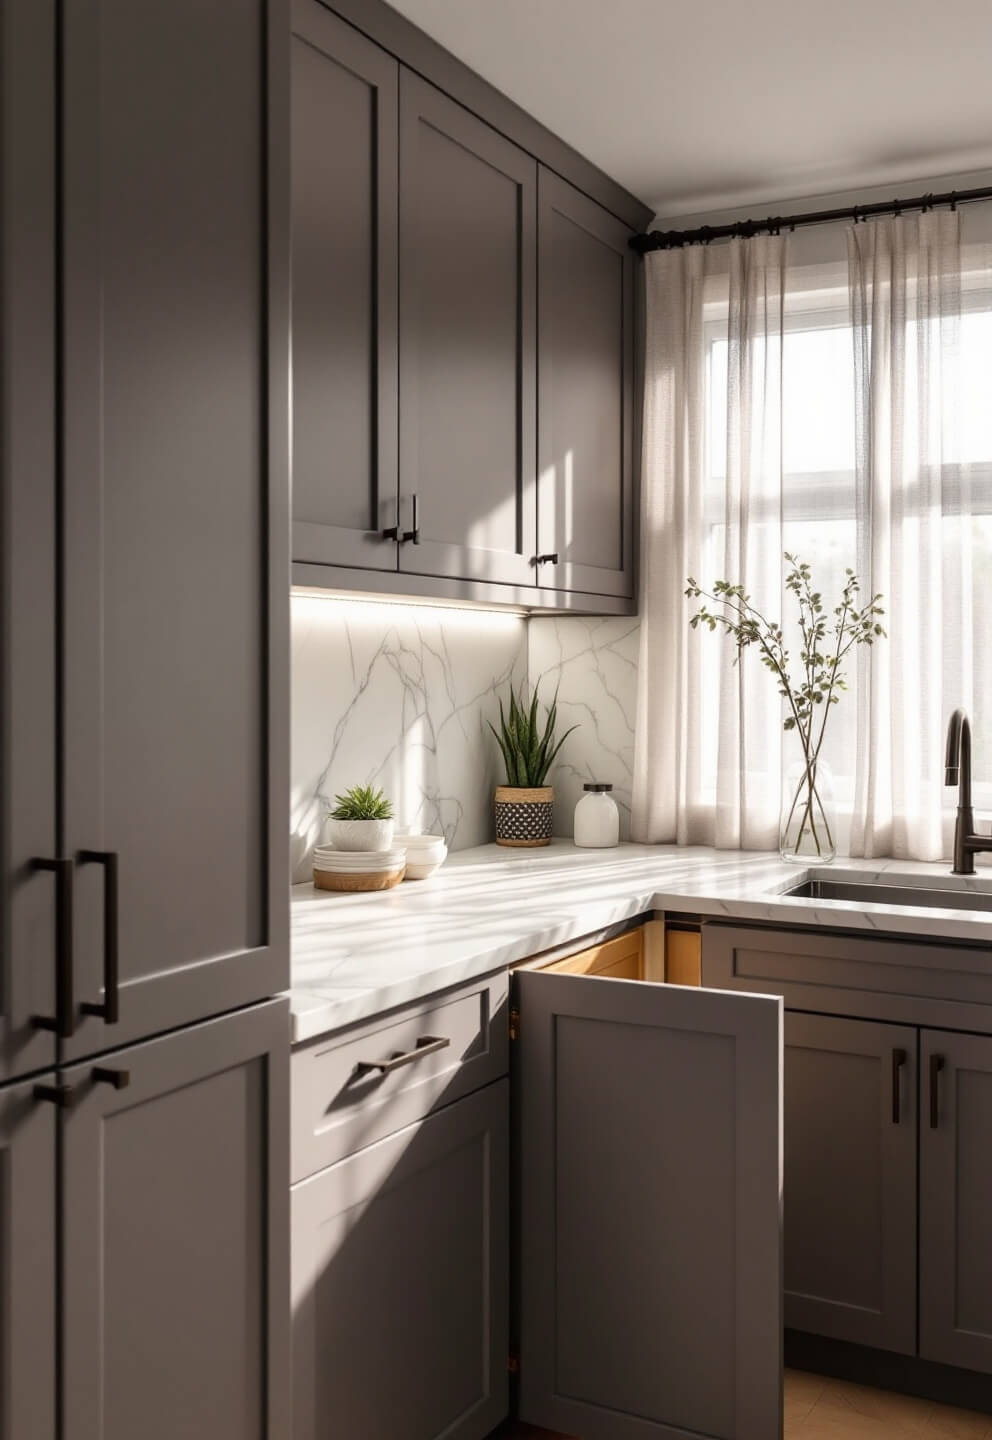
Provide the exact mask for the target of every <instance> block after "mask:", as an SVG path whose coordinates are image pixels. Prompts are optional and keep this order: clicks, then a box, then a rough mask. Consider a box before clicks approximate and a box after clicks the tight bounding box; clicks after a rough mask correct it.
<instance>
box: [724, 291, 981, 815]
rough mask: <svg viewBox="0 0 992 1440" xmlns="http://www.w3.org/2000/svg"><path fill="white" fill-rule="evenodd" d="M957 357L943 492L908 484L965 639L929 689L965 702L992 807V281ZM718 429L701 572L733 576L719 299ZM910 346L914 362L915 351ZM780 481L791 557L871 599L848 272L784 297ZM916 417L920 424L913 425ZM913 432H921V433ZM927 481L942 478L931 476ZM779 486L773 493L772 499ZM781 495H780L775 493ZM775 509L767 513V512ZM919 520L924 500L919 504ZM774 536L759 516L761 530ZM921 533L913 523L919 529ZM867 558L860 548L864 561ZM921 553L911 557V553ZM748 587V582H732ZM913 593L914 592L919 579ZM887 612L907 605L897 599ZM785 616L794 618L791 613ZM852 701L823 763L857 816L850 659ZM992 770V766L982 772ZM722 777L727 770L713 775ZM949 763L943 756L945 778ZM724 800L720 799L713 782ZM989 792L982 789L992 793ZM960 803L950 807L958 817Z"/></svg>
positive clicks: (834, 721)
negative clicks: (932, 534)
mask: <svg viewBox="0 0 992 1440" xmlns="http://www.w3.org/2000/svg"><path fill="white" fill-rule="evenodd" d="M962 291H963V293H962V312H963V313H962V318H961V327H960V337H959V339H960V344H959V358H958V362H957V364H956V370H955V373H956V374H958V375H959V380H958V383H957V384H955V385H954V387H953V392H954V393H953V396H952V399H953V400H954V401H956V403H955V404H952V405H950V406H949V407H948V408H949V410H950V414H949V416H948V415H945V417H944V418H943V420H942V422H941V423H942V425H943V437H942V444H941V446H940V447H939V448H940V450H941V453H940V455H939V458H938V460H936V461H933V462H931V463H932V464H936V465H937V468H938V471H939V483H938V484H937V486H936V487H934V486H933V485H931V484H920V485H919V486H918V487H916V488H915V491H914V487H913V486H912V483H911V482H909V488H908V490H907V495H908V496H910V497H912V495H913V494H914V493H915V494H916V495H917V496H918V499H919V523H920V524H921V526H922V524H923V523H924V522H925V523H927V524H928V525H929V524H932V523H933V521H934V519H935V518H937V517H936V516H935V514H934V495H935V494H936V495H937V496H938V497H939V500H938V502H937V508H938V511H939V518H938V523H939V524H940V526H941V532H942V548H943V556H942V559H943V586H944V610H943V613H944V617H945V625H946V626H948V627H954V628H955V631H956V633H957V631H959V632H960V645H954V646H949V647H948V654H947V658H946V660H945V665H944V673H943V674H941V675H938V676H929V677H926V678H927V680H928V681H929V683H937V684H940V685H941V687H942V695H943V699H944V707H945V711H946V712H947V713H949V711H950V710H951V709H952V708H953V706H954V705H955V704H958V703H964V704H965V705H966V706H967V707H968V708H969V709H970V711H971V714H972V720H973V725H974V729H975V736H976V745H977V747H978V753H977V755H976V774H977V777H978V780H977V781H976V786H975V796H976V802H977V803H979V804H980V805H982V806H983V808H992V645H989V644H988V643H987V641H988V639H989V637H990V634H992V632H990V630H989V626H988V623H987V620H986V615H987V613H988V606H989V602H990V599H992V271H990V270H988V269H982V268H978V267H976V268H974V269H972V270H970V271H969V272H968V273H967V274H966V275H965V278H964V283H963V287H962ZM705 333H706V364H707V397H706V405H707V416H706V427H705V444H706V448H707V455H706V459H705V467H704V468H705V475H706V493H705V496H704V499H703V506H702V514H703V524H704V537H703V540H704V543H703V555H704V559H703V563H702V566H701V568H702V573H703V574H704V575H705V576H706V577H708V578H715V577H718V576H720V577H724V576H725V571H726V568H727V567H726V564H725V559H724V545H725V536H726V528H725V514H724V506H725V496H726V481H727V466H726V452H727V369H728V340H727V304H726V299H725V298H723V299H720V298H717V299H714V300H713V301H712V302H710V303H709V304H708V305H707V309H706V320H705ZM917 338H918V337H914V336H913V334H912V333H910V334H908V335H907V345H908V346H909V348H910V349H912V347H913V345H914V343H915V341H916V339H917ZM782 364H783V377H782V435H781V444H782V466H781V468H782V481H781V499H780V501H778V500H776V502H775V513H774V514H769V515H768V517H767V522H766V523H767V524H769V525H770V526H771V525H773V526H775V527H776V533H777V527H778V526H779V525H781V535H782V546H781V548H782V549H783V550H787V551H790V552H791V553H794V554H798V555H800V556H801V557H802V558H803V559H804V560H807V561H809V563H810V564H811V565H812V566H813V570H814V574H815V577H816V581H817V585H818V588H820V589H821V590H822V591H823V592H824V594H825V595H826V596H827V597H830V596H832V595H834V594H836V593H838V592H839V591H840V589H841V587H842V585H843V582H844V571H845V568H846V567H847V566H848V565H850V566H853V567H854V568H856V569H857V570H858V572H859V575H860V576H861V578H862V581H863V583H864V584H865V587H866V589H867V583H868V575H867V554H868V551H867V549H866V546H867V526H868V525H869V524H870V520H869V516H868V515H867V513H866V512H867V507H866V505H865V502H864V499H863V497H859V493H858V481H857V462H856V417H855V376H854V336H853V333H852V323H851V316H850V308H849V300H848V288H847V275H846V267H843V270H842V269H841V267H838V266H837V265H830V266H826V265H825V266H822V267H820V268H819V269H818V270H817V271H810V270H809V269H807V270H805V271H798V272H796V276H795V283H794V284H793V287H792V288H791V289H790V291H789V294H788V295H787V298H786V315H785V334H784V340H783V347H782ZM911 418H912V417H911ZM909 428H911V429H912V428H915V426H912V425H911V426H910V427H909ZM921 463H922V464H923V465H926V464H927V461H926V457H924V458H923V461H922V462H920V460H919V458H918V457H915V456H913V455H907V456H906V457H905V460H904V465H903V474H904V475H907V476H908V475H911V473H912V471H913V469H914V468H915V470H916V471H917V472H920V466H921ZM927 473H928V478H930V479H932V478H933V477H932V475H929V472H927ZM771 488H772V487H769V491H770V490H771ZM775 491H776V495H777V493H778V487H777V486H776V487H775ZM766 503H769V502H766ZM910 508H912V500H911V498H910ZM761 523H763V521H762V517H761V516H760V514H759V515H752V516H751V517H750V524H752V525H755V524H759V525H760V524H761ZM910 523H911V521H910ZM859 547H860V548H859ZM909 549H910V551H911V550H912V546H911V545H910V547H909ZM725 578H727V579H732V580H733V579H737V578H738V577H737V576H736V575H726V576H725ZM904 583H905V584H906V585H909V584H912V583H913V577H912V574H911V573H907V574H906V576H905V580H904ZM885 603H886V608H887V609H891V608H892V607H893V606H898V605H899V604H900V595H899V594H898V593H896V594H887V595H886V598H885ZM782 609H783V611H784V612H785V613H786V614H788V607H787V606H786V605H785V603H784V601H783V606H782ZM850 658H851V662H852V663H851V664H849V666H848V681H849V684H850V685H851V692H850V693H849V694H848V695H847V696H845V697H844V698H843V699H842V703H841V704H840V705H839V706H838V707H837V708H836V710H835V711H834V713H833V715H832V717H831V721H830V727H829V732H828V741H827V747H826V749H825V752H824V753H825V756H826V758H827V760H828V763H829V764H830V767H831V770H832V772H833V776H834V790H835V800H836V804H837V808H838V811H839V813H840V814H841V816H843V815H844V814H845V812H846V813H847V814H850V810H851V807H852V804H853V799H854V783H855V758H856V753H857V704H856V703H855V702H856V683H857V675H856V671H857V659H856V656H855V655H852V656H851V657H850ZM705 663H706V664H707V665H708V666H717V665H720V664H726V654H725V652H724V653H723V654H719V653H718V647H708V653H707V658H706V662H705ZM717 723H718V721H717V717H716V715H715V714H713V713H708V714H706V715H705V716H704V726H705V727H709V732H708V733H704V735H703V736H702V746H701V751H702V753H703V754H704V755H709V756H715V755H716V751H717V746H716V738H717V737H716V733H715V730H716V725H717ZM983 757H984V763H983ZM712 763H713V764H714V766H715V761H714V762H712ZM941 764H942V757H936V756H935V757H934V766H935V768H936V767H938V766H940V765H941ZM985 777H989V778H988V779H987V780H986V779H985ZM711 779H712V787H710V786H709V785H707V787H706V788H707V790H710V788H712V791H713V792H715V789H716V775H715V769H714V772H713V775H712V777H711ZM982 782H983V783H982ZM954 804H955V794H954V792H953V791H948V792H947V793H946V796H945V806H946V807H953V805H954Z"/></svg>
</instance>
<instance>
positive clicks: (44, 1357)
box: [0, 1075, 56, 1440]
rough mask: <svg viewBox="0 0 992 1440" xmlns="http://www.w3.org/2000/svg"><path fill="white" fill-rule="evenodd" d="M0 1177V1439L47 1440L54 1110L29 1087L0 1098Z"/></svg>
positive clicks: (50, 1430)
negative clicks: (0, 1297) (0, 1304)
mask: <svg viewBox="0 0 992 1440" xmlns="http://www.w3.org/2000/svg"><path fill="white" fill-rule="evenodd" d="M41 1080H42V1082H43V1083H45V1084H49V1085H50V1084H51V1083H52V1081H53V1077H52V1076H51V1075H45V1076H42V1077H41ZM0 1174H2V1176H3V1184H2V1185H0V1275H2V1276H3V1285H4V1304H3V1308H2V1311H0V1397H2V1398H0V1440H52V1437H53V1436H54V1435H55V1356H56V1335H55V1324H56V1322H55V1285H56V1280H55V1195H56V1182H55V1108H54V1106H52V1105H49V1104H46V1103H45V1102H44V1101H43V1100H38V1099H36V1098H35V1094H34V1085H32V1084H24V1085H13V1086H10V1087H9V1088H8V1089H6V1090H3V1091H2V1092H0Z"/></svg>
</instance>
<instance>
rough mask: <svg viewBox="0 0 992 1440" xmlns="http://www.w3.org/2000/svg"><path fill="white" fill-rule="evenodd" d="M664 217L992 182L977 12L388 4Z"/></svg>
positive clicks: (989, 37) (480, 1) (580, 1)
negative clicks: (878, 190)
mask: <svg viewBox="0 0 992 1440" xmlns="http://www.w3.org/2000/svg"><path fill="white" fill-rule="evenodd" d="M391 3H392V4H393V6H394V8H395V9H397V10H399V11H401V12H402V13H403V14H404V15H406V16H407V17H408V18H409V19H410V20H412V21H413V22H414V23H415V24H416V25H419V26H420V27H421V29H423V30H426V31H427V33H428V34H429V35H431V36H433V37H434V39H435V40H437V41H439V42H440V43H441V44H442V45H444V46H446V47H447V48H448V49H449V50H451V51H453V52H454V53H455V54H456V55H457V56H458V57H459V58H460V59H461V60H463V61H465V63H466V64H467V65H469V66H471V68H472V69H473V70H476V71H478V72H479V74H481V75H483V76H484V77H485V78H486V79H487V80H489V81H490V82H491V83H492V84H493V85H495V86H496V87H497V88H498V89H499V90H502V91H503V92H504V93H505V94H506V95H509V96H510V98H511V99H512V100H515V101H516V102H517V104H518V105H521V106H522V107H523V108H524V109H525V110H528V111H529V112H530V113H531V114H532V115H534V116H535V117H536V118H537V119H538V120H540V121H542V122H543V123H544V124H545V125H546V126H547V127H548V128H549V129H550V130H553V131H554V132H555V133H556V134H557V135H559V136H560V137H561V138H562V139H563V140H567V141H568V142H569V144H571V145H573V146H574V147H575V149H576V150H579V151H581V153H582V154H583V155H585V156H587V157H588V158H589V159H590V160H592V161H594V162H595V163H596V164H597V165H599V166H600V168H601V169H603V170H605V171H606V172H607V173H608V174H609V175H612V176H613V177H614V178H615V179H616V180H619V181H620V183H621V184H623V185H625V186H626V187H627V188H628V189H629V190H631V191H633V193H634V194H635V195H637V196H639V197H640V198H641V199H642V200H644V201H645V202H646V203H647V204H648V205H650V206H651V207H652V208H653V209H654V210H655V211H656V212H657V211H660V212H661V213H662V214H664V215H678V214H684V213H689V212H693V213H699V212H703V211H707V210H718V209H724V208H728V207H731V206H741V205H748V204H751V203H752V202H753V203H759V202H761V201H764V200H779V199H785V198H796V199H798V198H799V197H801V196H804V195H817V194H825V193H828V192H830V191H838V190H844V189H850V188H851V187H852V186H856V185H865V186H870V185H877V184H888V183H890V182H898V181H900V180H905V179H911V178H913V177H916V176H920V175H950V174H954V173H956V172H961V171H967V170H978V169H984V168H986V167H988V166H992V3H990V0H940V3H939V4H938V3H934V0H830V3H817V4H813V3H810V0H682V3H673V0H391Z"/></svg>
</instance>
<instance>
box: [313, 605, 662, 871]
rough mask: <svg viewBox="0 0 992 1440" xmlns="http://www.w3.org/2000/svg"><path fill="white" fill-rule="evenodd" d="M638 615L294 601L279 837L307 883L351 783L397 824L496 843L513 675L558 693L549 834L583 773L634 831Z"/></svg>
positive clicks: (567, 810)
mask: <svg viewBox="0 0 992 1440" xmlns="http://www.w3.org/2000/svg"><path fill="white" fill-rule="evenodd" d="M637 647H638V631H637V621H636V619H630V618H627V619H612V618H611V619H591V618H590V619H587V618H581V617H573V616H566V617H544V616H538V617H532V618H530V619H528V618H527V617H524V616H522V615H519V614H514V613H512V612H497V611H483V610H467V609H445V608H443V607H440V606H424V605H411V604H397V603H391V602H379V601H366V600H342V599H337V598H332V597H326V598H325V597H315V596H310V595H294V596H293V598H292V761H291V764H292V772H291V782H292V790H291V843H292V866H293V878H294V879H295V880H308V879H309V878H310V856H311V852H312V849H313V846H314V844H315V843H318V841H319V840H321V839H322V838H323V817H324V812H325V811H326V810H327V809H328V808H329V806H330V805H332V804H333V800H334V796H335V794H336V793H337V792H338V791H341V790H344V789H346V788H347V787H348V786H350V785H356V784H369V783H371V784H375V785H380V786H382V788H383V789H384V790H385V791H386V792H387V794H388V795H389V796H390V797H391V798H392V800H393V802H394V805H395V808H396V813H397V819H398V820H399V821H400V822H401V823H403V824H407V825H410V826H413V827H415V828H417V829H422V830H429V831H434V832H440V831H443V832H444V834H445V836H446V837H447V840H448V844H449V846H451V848H452V849H455V850H463V849H467V848H469V847H471V846H473V845H482V844H485V843H486V842H488V841H489V840H491V839H492V791H493V787H494V786H495V785H496V784H499V783H500V782H501V781H502V779H503V773H502V761H501V759H500V756H499V750H498V748H497V745H496V741H495V740H494V739H493V736H492V735H491V734H490V732H489V729H488V726H487V723H486V722H487V721H488V720H492V721H493V722H494V723H496V721H497V717H498V713H499V700H500V698H502V699H503V701H504V703H505V701H506V698H507V696H508V694H509V687H510V684H511V683H512V684H513V685H515V686H518V687H519V686H520V685H522V684H523V683H524V682H525V681H529V683H530V684H533V683H534V682H535V681H536V680H539V679H540V680H541V697H542V699H543V700H544V701H545V702H550V700H551V698H552V696H553V694H554V690H555V687H556V686H558V687H559V694H558V705H559V716H560V721H559V724H560V727H561V728H562V729H564V728H566V727H567V726H569V725H574V724H578V726H579V729H578V730H577V731H575V733H574V734H572V735H571V736H569V738H568V740H567V741H566V742H565V745H564V747H563V749H562V751H561V754H560V756H559V759H558V761H557V762H556V764H555V766H554V769H553V772H552V775H551V783H552V784H553V785H554V786H555V802H556V803H555V833H556V834H559V835H571V833H572V812H573V810H574V808H575V804H576V801H577V800H578V799H579V798H580V796H581V795H582V785H583V783H584V781H586V780H607V781H612V783H613V785H614V787H615V789H614V796H615V798H616V800H617V803H618V805H619V807H620V816H621V834H622V835H623V836H624V837H625V838H626V836H627V835H628V834H629V828H630V787H631V777H632V773H633V763H634V712H635V705H636V696H637Z"/></svg>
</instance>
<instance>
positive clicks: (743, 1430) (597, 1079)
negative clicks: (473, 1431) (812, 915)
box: [515, 971, 782, 1440]
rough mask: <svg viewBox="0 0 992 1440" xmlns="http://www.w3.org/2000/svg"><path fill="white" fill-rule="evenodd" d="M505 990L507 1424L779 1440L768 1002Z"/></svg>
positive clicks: (776, 1183)
mask: <svg viewBox="0 0 992 1440" xmlns="http://www.w3.org/2000/svg"><path fill="white" fill-rule="evenodd" d="M515 984H516V985H517V986H518V987H519V988H518V991H517V999H518V1007H519V1021H518V1030H519V1044H518V1050H519V1067H518V1073H517V1078H518V1079H519V1088H518V1092H517V1096H516V1106H515V1108H516V1110H517V1112H518V1114H519V1117H520V1166H519V1191H520V1253H519V1269H520V1276H521V1280H520V1326H521V1329H520V1415H521V1418H522V1419H524V1420H526V1421H529V1422H531V1423H533V1424H536V1425H540V1426H544V1427H547V1428H549V1429H552V1430H556V1431H561V1432H563V1433H565V1434H568V1435H575V1436H581V1437H582V1440H646V1437H648V1436H658V1437H675V1436H688V1435H692V1436H695V1437H697V1440H702V1437H728V1436H735V1437H736V1440H773V1437H776V1436H781V1433H782V1390H781V1365H782V1263H781V1262H782V1254H781V1174H782V1170H781V1162H782V1153H781V1138H782V1130H781V1097H782V1090H781V1061H782V1031H781V1024H782V1006H781V1001H780V1000H778V999H776V998H772V997H766V996H753V995H727V994H718V993H716V992H711V991H700V990H690V989H687V988H684V987H679V986H670V985H658V984H648V983H642V982H638V981H628V980H613V979H606V978H601V977H591V976H585V975H583V976H578V975H568V974H554V973H550V972H548V971H532V972H524V973H522V974H520V975H518V976H517V977H516V980H515Z"/></svg>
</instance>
